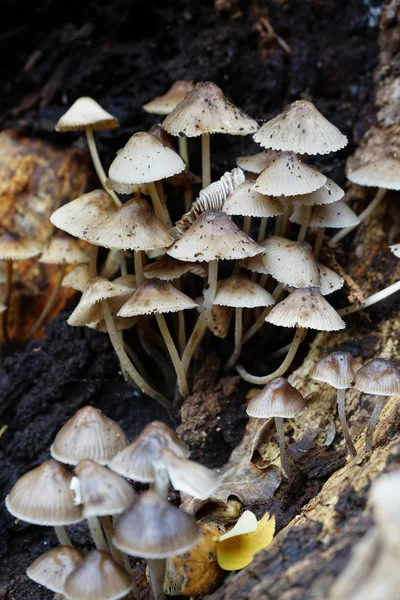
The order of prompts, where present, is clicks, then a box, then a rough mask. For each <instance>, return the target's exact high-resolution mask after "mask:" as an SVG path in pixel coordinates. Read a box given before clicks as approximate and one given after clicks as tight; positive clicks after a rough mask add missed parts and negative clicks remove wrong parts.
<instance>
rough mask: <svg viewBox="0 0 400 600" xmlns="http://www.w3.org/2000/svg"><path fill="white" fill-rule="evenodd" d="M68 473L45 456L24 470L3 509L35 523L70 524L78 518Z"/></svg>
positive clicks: (69, 473) (70, 476)
mask: <svg viewBox="0 0 400 600" xmlns="http://www.w3.org/2000/svg"><path fill="white" fill-rule="evenodd" d="M71 479H72V473H71V472H70V471H68V469H67V468H66V467H65V466H64V465H61V464H60V463H58V462H56V461H55V460H47V461H46V462H44V463H43V464H41V465H40V466H39V467H36V468H35V469H32V471H28V473H25V475H23V476H22V477H21V478H20V479H18V481H17V483H16V484H15V485H14V487H13V488H12V490H11V492H10V493H9V494H8V496H7V497H6V507H7V510H8V511H9V512H10V513H11V514H12V515H13V516H14V517H16V518H17V519H21V521H27V522H28V523H34V524H35V525H52V526H57V525H71V524H72V523H78V522H79V521H81V520H82V516H81V509H80V508H79V507H78V506H75V505H74V494H73V492H72V490H70V487H69V486H70V483H71Z"/></svg>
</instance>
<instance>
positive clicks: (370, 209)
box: [328, 188, 387, 248]
mask: <svg viewBox="0 0 400 600" xmlns="http://www.w3.org/2000/svg"><path fill="white" fill-rule="evenodd" d="M386 192H387V189H385V188H379V189H378V191H377V193H376V195H375V198H374V199H373V200H372V201H371V202H370V203H369V204H368V206H367V208H366V209H365V210H363V211H362V213H360V214H359V215H358V218H359V223H358V224H357V225H353V226H352V227H344V228H343V229H340V231H338V232H337V234H336V235H334V236H333V238H331V239H330V240H329V242H328V246H329V247H330V248H331V247H332V246H335V245H336V244H337V243H338V242H340V240H342V239H343V238H344V237H346V235H348V234H349V233H350V232H351V231H353V229H355V228H356V227H358V226H359V225H360V223H362V222H363V221H365V219H367V218H368V217H369V216H370V215H371V214H372V213H373V212H374V210H375V209H376V207H377V206H378V205H379V204H380V203H381V201H382V200H383V198H384V197H385V194H386Z"/></svg>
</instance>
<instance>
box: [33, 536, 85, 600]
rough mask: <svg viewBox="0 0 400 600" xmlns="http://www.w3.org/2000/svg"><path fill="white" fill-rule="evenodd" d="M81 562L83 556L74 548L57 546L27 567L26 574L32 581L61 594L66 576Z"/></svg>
mask: <svg viewBox="0 0 400 600" xmlns="http://www.w3.org/2000/svg"><path fill="white" fill-rule="evenodd" d="M82 560H83V555H82V554H81V553H80V552H79V551H78V550H76V548H72V547H71V546H59V547H58V548H53V550H49V551H48V552H45V553H44V554H41V555H40V556H38V558H36V559H35V560H34V561H33V563H32V564H31V565H29V567H28V569H27V571H26V574H27V575H28V577H29V579H32V581H35V582H36V583H39V584H40V585H44V587H46V588H48V589H49V590H52V591H53V592H56V593H58V594H62V593H63V592H64V585H65V581H66V579H67V577H68V575H70V574H71V573H72V571H74V570H75V569H76V568H77V566H78V565H79V564H80V563H81V562H82Z"/></svg>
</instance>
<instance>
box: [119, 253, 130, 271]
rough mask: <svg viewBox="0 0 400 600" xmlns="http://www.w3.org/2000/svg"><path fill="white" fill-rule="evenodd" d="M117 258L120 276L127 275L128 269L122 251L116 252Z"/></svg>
mask: <svg viewBox="0 0 400 600" xmlns="http://www.w3.org/2000/svg"><path fill="white" fill-rule="evenodd" d="M118 257H119V265H120V269H121V275H127V274H128V267H127V266H126V259H125V252H124V251H123V250H118Z"/></svg>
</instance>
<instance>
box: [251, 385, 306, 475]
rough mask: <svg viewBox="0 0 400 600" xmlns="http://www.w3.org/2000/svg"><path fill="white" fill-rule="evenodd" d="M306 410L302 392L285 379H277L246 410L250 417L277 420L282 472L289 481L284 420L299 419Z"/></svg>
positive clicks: (288, 461) (252, 400)
mask: <svg viewBox="0 0 400 600" xmlns="http://www.w3.org/2000/svg"><path fill="white" fill-rule="evenodd" d="M305 409H306V405H305V402H304V398H303V396H302V395H301V394H300V392H299V391H298V390H296V388H294V387H293V386H292V385H290V383H289V382H288V381H286V379H283V377H275V378H274V379H271V381H269V382H268V383H267V385H266V386H265V387H264V388H263V389H262V390H261V391H260V392H259V393H258V394H256V396H254V397H253V398H252V399H251V400H250V402H249V404H248V406H247V410H246V412H247V414H248V415H249V416H250V417H256V418H257V419H270V418H274V419H275V426H276V431H277V433H278V442H279V452H280V457H281V465H282V470H283V472H284V473H285V475H286V477H287V478H288V479H290V477H291V466H290V459H289V456H288V453H287V448H286V442H285V432H284V429H283V419H291V418H293V417H297V416H298V415H300V414H301V413H302V412H304V411H305Z"/></svg>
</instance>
